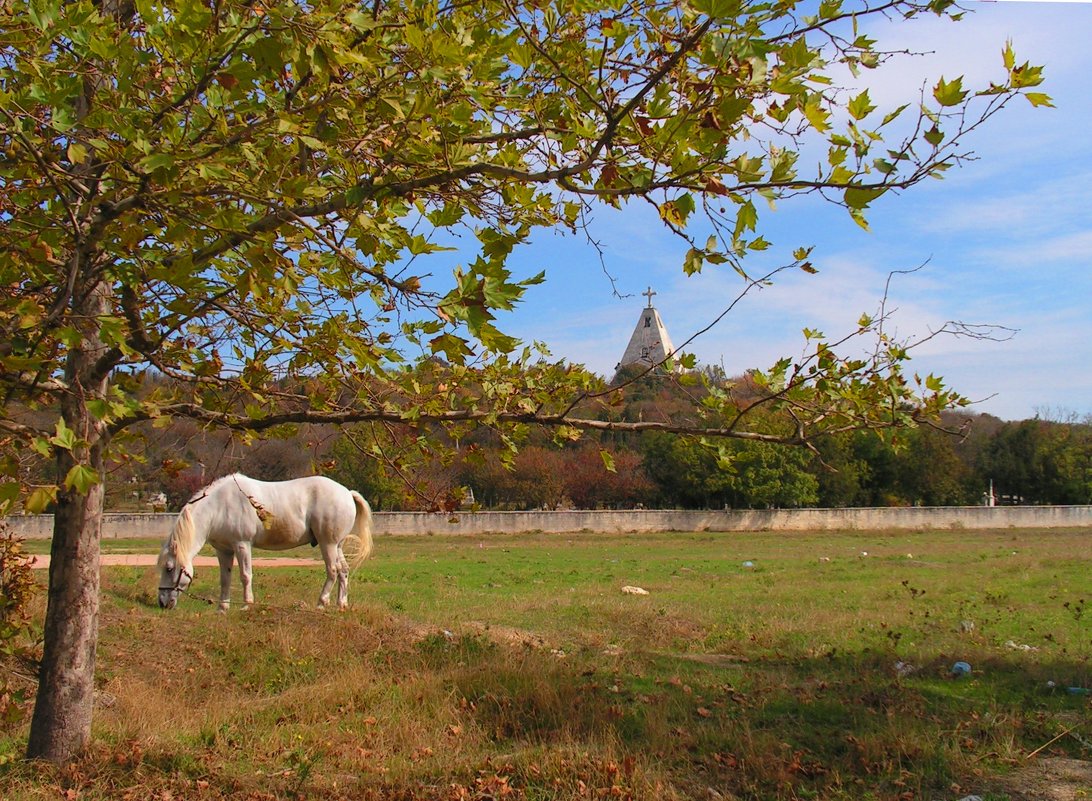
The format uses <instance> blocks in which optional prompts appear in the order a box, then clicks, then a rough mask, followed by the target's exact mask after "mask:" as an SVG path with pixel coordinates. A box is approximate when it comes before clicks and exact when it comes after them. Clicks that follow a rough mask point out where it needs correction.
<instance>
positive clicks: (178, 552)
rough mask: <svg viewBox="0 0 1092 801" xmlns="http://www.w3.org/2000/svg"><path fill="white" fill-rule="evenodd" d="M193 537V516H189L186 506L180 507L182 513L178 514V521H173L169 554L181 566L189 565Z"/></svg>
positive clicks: (188, 509) (194, 532) (194, 533)
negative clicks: (171, 554) (172, 555)
mask: <svg viewBox="0 0 1092 801" xmlns="http://www.w3.org/2000/svg"><path fill="white" fill-rule="evenodd" d="M195 536H196V531H195V529H194V527H193V516H192V515H191V514H190V508H189V505H188V504H187V505H186V506H183V507H182V513H181V514H179V515H178V519H177V520H175V521H174V528H173V529H172V530H171V538H170V547H171V552H172V553H173V554H174V558H175V559H176V560H177V561H178V562H179V563H181V564H183V565H185V564H189V562H190V552H191V551H192V550H193V540H194V537H195Z"/></svg>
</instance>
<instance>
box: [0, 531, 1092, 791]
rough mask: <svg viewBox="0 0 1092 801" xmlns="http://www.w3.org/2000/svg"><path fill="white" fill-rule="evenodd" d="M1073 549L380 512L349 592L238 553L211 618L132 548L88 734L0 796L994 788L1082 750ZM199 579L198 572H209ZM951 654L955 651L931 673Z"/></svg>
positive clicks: (1081, 563) (974, 538)
mask: <svg viewBox="0 0 1092 801" xmlns="http://www.w3.org/2000/svg"><path fill="white" fill-rule="evenodd" d="M145 544H146V543H141V547H143V546H144V545H145ZM131 545H132V543H129V544H122V543H119V542H115V543H110V545H109V546H108V547H122V548H125V547H131ZM1090 545H1092V532H1088V531H1078V530H1073V531H994V532H973V533H972V532H938V531H927V532H897V533H891V532H886V533H884V532H881V533H875V532H872V533H863V532H862V533H857V532H852V533H829V532H828V533H811V534H786V533H758V534H739V533H732V534H716V533H700V534H674V533H672V534H655V535H647V534H640V535H636V534H635V535H628V536H608V535H594V534H578V535H568V536H558V535H527V536H488V537H482V538H466V537H464V538H454V537H413V538H411V537H389V536H388V537H381V538H379V539H378V540H377V542H376V551H375V556H374V557H373V559H372V560H370V561H369V562H368V563H366V564H365V566H364V567H363V568H362V569H361V570H360V571H359V572H358V573H357V574H355V576H354V581H353V586H352V588H351V591H350V600H351V602H352V604H353V606H352V608H351V609H350V611H348V612H347V613H343V614H339V613H336V612H319V611H316V610H315V609H313V602H314V600H315V598H316V596H317V593H318V589H319V586H320V584H321V583H322V571H321V569H320V568H319V567H318V566H316V567H314V568H277V569H265V570H258V571H256V576H255V590H256V593H257V598H258V601H259V603H258V605H256V606H255V607H253V608H251V609H249V610H245V611H244V610H242V609H239V608H235V609H233V610H232V611H231V612H230V613H229V614H228V615H226V616H225V615H221V614H218V613H216V612H214V611H213V610H212V609H211V608H210V607H208V606H207V605H205V604H204V603H202V602H201V601H199V600H194V599H187V600H184V601H183V602H182V604H181V605H180V607H179V608H178V609H176V610H173V612H163V611H161V610H159V609H158V608H156V607H155V601H154V587H155V576H154V571H153V570H151V569H138V568H106V569H104V593H103V595H104V608H103V613H102V618H101V638H100V648H99V671H98V675H99V683H100V686H101V688H102V690H103V692H104V693H106V694H108V696H109V697H111V698H113V699H116V700H115V703H114V704H113V705H112V706H109V707H108V708H103V709H101V710H99V712H98V714H97V718H96V725H95V744H94V746H93V748H92V749H91V752H90V754H89V755H88V756H87V757H86V758H85V759H83V760H81V761H80V762H79V763H77V764H76V765H75V766H72V767H70V768H68V769H66V770H64V771H61V770H55V769H52V768H48V767H42V766H31V765H27V764H23V763H18V762H15V763H13V764H10V765H8V766H6V767H0V796H2V797H4V798H5V799H9V798H11V799H24V798H25V799H39V798H55V797H56V796H57V793H58V792H63V791H64V790H68V789H71V790H75V791H78V792H79V797H80V798H88V799H96V798H111V799H113V798H126V797H154V796H161V795H162V794H163V793H165V792H166V793H171V794H172V795H173V796H174V797H176V798H187V799H190V798H195V799H222V798H232V799H236V798H238V799H258V798H340V797H346V798H363V799H369V798H375V799H416V798H422V799H424V798H430V799H431V798H439V799H446V798H451V799H470V798H481V799H484V798H501V797H507V798H526V799H576V798H609V797H622V798H627V797H628V798H635V799H636V798H640V799H660V798H663V799H672V798H678V799H682V798H715V797H717V796H716V794H719V795H720V796H722V797H725V798H739V799H756V800H758V799H797V798H822V799H835V800H837V799H862V801H863V799H898V798H905V799H910V798H915V799H917V798H921V799H933V798H947V797H951V798H959V797H962V796H963V795H967V794H969V793H971V792H978V793H979V794H980V795H983V796H984V797H992V798H993V799H994V800H995V801H1003V799H1006V798H1013V797H1014V796H1010V795H1008V791H1007V790H1006V789H1005V777H1006V776H1007V775H1010V774H1012V773H1013V772H1014V771H1017V770H1018V769H1019V767H1020V765H1021V764H1022V760H1023V758H1024V756H1025V755H1027V754H1028V753H1030V752H1031V751H1033V750H1034V749H1036V748H1039V747H1040V746H1042V745H1043V744H1045V743H1047V742H1048V741H1049V740H1051V738H1053V737H1054V736H1055V735H1057V734H1059V733H1061V732H1063V731H1065V730H1066V729H1068V728H1070V727H1075V728H1074V733H1075V734H1076V735H1077V736H1076V737H1074V736H1066V737H1063V738H1061V739H1059V740H1058V741H1057V742H1056V743H1054V744H1053V745H1052V746H1050V747H1049V748H1048V749H1047V750H1046V751H1044V753H1055V754H1064V755H1069V756H1071V757H1077V758H1083V759H1089V758H1092V754H1090V753H1089V750H1088V748H1087V747H1086V745H1084V744H1083V743H1086V742H1087V741H1088V740H1090V739H1092V726H1090V725H1089V723H1088V721H1089V715H1088V711H1089V708H1088V703H1089V702H1088V700H1087V696H1085V697H1081V696H1072V695H1067V694H1065V693H1064V692H1063V691H1060V690H1055V691H1054V692H1050V691H1048V690H1047V687H1046V685H1047V681H1048V680H1052V681H1054V682H1056V683H1057V684H1058V685H1060V686H1070V685H1081V686H1092V624H1090V621H1092V609H1090V610H1089V611H1088V612H1087V614H1086V613H1085V605H1084V601H1085V600H1086V599H1088V597H1089V595H1090V594H1092V593H1090V591H1092V578H1090V577H1092V547H1090ZM157 547H158V545H157V544H156V543H151V544H150V547H149V548H148V552H154V551H155V550H156V549H157ZM866 551H867V553H868V555H867V556H863V555H862V552H866ZM911 554H912V557H911V556H910V555H911ZM827 560H829V561H827ZM747 561H749V562H751V563H752V566H750V567H747V566H744V562H747ZM624 585H637V586H640V587H643V588H645V589H646V590H648V591H649V594H648V595H647V596H633V595H624V594H622V593H621V587H622V586H624ZM193 591H194V593H195V595H203V596H207V597H212V596H214V595H215V594H216V593H217V571H216V570H215V569H207V568H205V569H199V571H198V574H197V577H196V580H195V586H194V590H193ZM234 592H235V594H236V596H237V595H238V588H237V587H236V588H235V589H234ZM1067 604H1068V605H1067ZM963 621H971V622H973V624H974V627H973V630H970V631H964V630H962V628H965V627H961V624H962V622H963ZM1007 643H1011V644H1007ZM1012 644H1015V645H1017V646H1028V647H1029V650H1023V649H1021V648H1013V647H1012ZM1030 649H1034V650H1030ZM956 660H963V661H967V662H969V663H970V664H971V665H972V667H973V668H974V671H973V673H972V675H971V676H969V677H966V678H963V679H953V678H951V677H950V675H949V667H950V666H951V664H952V663H953V662H954V661H956ZM900 661H901V662H905V663H909V664H911V665H913V666H914V670H913V672H912V673H910V674H909V675H906V676H902V677H900V676H898V675H897V674H896V671H895V664H896V663H897V662H900ZM22 738H25V729H18V728H16V729H14V730H9V731H8V732H7V734H6V739H2V738H0V756H2V755H3V754H4V753H5V752H7V753H11V754H13V753H18V750H19V749H20V748H21V740H22ZM1078 738H1082V739H1078ZM127 793H128V794H129V795H127ZM990 793H993V795H992V796H990V795H989V794H990ZM134 794H135V796H134Z"/></svg>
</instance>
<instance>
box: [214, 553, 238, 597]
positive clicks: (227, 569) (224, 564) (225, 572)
mask: <svg viewBox="0 0 1092 801" xmlns="http://www.w3.org/2000/svg"><path fill="white" fill-rule="evenodd" d="M216 558H217V559H218V560H219V562H220V611H221V612H226V611H227V610H228V607H229V606H230V605H231V566H232V563H233V562H234V561H235V553H234V552H233V551H221V550H219V549H217V551H216Z"/></svg>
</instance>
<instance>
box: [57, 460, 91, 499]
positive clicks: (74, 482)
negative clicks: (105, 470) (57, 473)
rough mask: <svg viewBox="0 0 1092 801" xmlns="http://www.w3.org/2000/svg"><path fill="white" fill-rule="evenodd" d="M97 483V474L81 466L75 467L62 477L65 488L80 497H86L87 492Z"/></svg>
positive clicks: (85, 466)
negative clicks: (74, 491)
mask: <svg viewBox="0 0 1092 801" xmlns="http://www.w3.org/2000/svg"><path fill="white" fill-rule="evenodd" d="M98 483H99V474H98V473H97V472H95V471H94V470H92V469H91V468H90V467H88V466H87V465H83V464H78V465H75V466H74V467H73V468H72V469H71V470H69V471H68V475H67V476H65V477H64V486H65V488H66V489H70V490H71V489H74V490H76V492H78V493H79V494H80V495H86V494H87V491H88V490H89V489H91V488H92V487H93V486H95V485H96V484H98Z"/></svg>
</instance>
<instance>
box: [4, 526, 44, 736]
mask: <svg viewBox="0 0 1092 801" xmlns="http://www.w3.org/2000/svg"><path fill="white" fill-rule="evenodd" d="M32 563H33V560H32V559H31V557H30V556H28V555H27V554H25V553H24V552H23V541H22V540H21V539H19V538H18V537H16V536H15V535H14V534H12V533H11V532H10V531H9V530H8V527H7V526H6V525H5V524H3V523H2V522H0V662H2V663H4V664H11V663H14V662H16V661H18V660H20V659H21V658H23V657H25V656H27V655H28V649H27V646H26V641H27V636H26V635H27V634H29V632H30V629H31V625H30V612H29V606H30V601H31V599H32V598H33V597H34V593H35V592H36V591H37V588H38V585H37V584H36V583H35V581H34V575H33V573H32V571H31V564H32ZM9 677H10V673H9V671H7V670H3V671H0V731H2V730H3V729H5V728H8V727H10V726H12V725H14V724H15V723H17V722H18V721H19V720H21V719H22V717H23V714H24V713H25V711H26V707H27V705H28V704H29V699H28V698H27V697H26V695H27V693H26V690H25V689H19V688H16V687H13V686H12V685H11V683H10V681H9Z"/></svg>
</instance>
